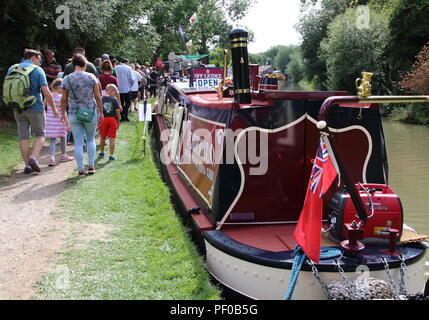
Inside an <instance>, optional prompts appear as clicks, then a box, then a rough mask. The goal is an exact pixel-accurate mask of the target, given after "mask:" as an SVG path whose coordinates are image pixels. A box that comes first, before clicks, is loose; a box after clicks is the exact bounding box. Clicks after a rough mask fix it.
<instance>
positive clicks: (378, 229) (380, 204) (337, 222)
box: [329, 184, 403, 242]
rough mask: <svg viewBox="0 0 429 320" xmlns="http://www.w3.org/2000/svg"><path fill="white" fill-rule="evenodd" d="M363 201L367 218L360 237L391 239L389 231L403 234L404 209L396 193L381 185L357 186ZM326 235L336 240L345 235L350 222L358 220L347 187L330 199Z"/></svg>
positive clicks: (399, 234)
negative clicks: (328, 226) (328, 223)
mask: <svg viewBox="0 0 429 320" xmlns="http://www.w3.org/2000/svg"><path fill="white" fill-rule="evenodd" d="M356 188H357V190H358V191H359V195H360V197H361V198H362V201H363V203H364V204H365V206H366V207H367V211H368V219H367V221H366V222H365V224H364V226H363V230H364V232H363V239H374V238H375V239H387V240H389V238H391V234H392V232H391V231H392V230H393V229H396V230H398V232H397V236H398V237H399V238H400V237H401V235H402V225H403V210H402V204H401V200H400V199H399V197H398V195H396V194H395V193H394V191H393V190H392V189H391V188H390V187H389V186H387V185H384V184H358V185H356ZM329 220H330V226H331V228H330V231H329V236H330V238H331V239H332V240H334V241H336V242H339V241H342V240H344V239H346V238H348V234H349V232H348V231H349V230H348V229H347V227H348V226H350V224H352V223H353V221H358V220H359V217H358V214H357V211H356V209H355V207H354V205H353V202H352V201H351V199H350V195H349V193H348V192H347V190H346V189H342V190H341V191H339V192H337V193H336V194H334V196H333V197H332V198H331V200H330V202H329Z"/></svg>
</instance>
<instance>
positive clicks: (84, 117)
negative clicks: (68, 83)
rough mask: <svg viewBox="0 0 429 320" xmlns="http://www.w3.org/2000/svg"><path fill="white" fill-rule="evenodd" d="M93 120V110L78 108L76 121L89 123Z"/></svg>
mask: <svg viewBox="0 0 429 320" xmlns="http://www.w3.org/2000/svg"><path fill="white" fill-rule="evenodd" d="M92 118H94V109H88V108H85V107H82V106H79V110H78V111H77V113H76V119H77V120H79V121H82V122H91V121H92Z"/></svg>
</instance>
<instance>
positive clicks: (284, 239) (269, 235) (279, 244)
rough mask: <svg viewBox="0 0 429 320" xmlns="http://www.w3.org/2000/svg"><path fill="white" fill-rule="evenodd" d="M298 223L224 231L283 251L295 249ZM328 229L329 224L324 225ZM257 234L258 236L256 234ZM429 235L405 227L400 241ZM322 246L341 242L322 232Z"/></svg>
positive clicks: (247, 242) (252, 244)
mask: <svg viewBox="0 0 429 320" xmlns="http://www.w3.org/2000/svg"><path fill="white" fill-rule="evenodd" d="M295 227H296V224H287V225H285V224H279V225H255V226H249V225H246V226H236V227H231V226H228V228H225V229H222V230H223V232H224V233H225V234H226V235H228V236H229V237H230V238H232V239H234V240H235V241H237V242H240V243H242V244H245V245H247V246H250V247H254V248H258V249H262V250H267V251H271V252H281V251H285V250H294V249H295V247H296V245H297V242H296V241H295V238H294V237H293V232H294V230H295ZM323 228H324V229H327V228H328V226H327V225H323ZM256 235H257V236H256ZM428 239H429V237H428V236H427V235H424V234H421V233H419V232H417V231H415V230H411V229H409V228H408V227H406V228H404V230H403V233H402V236H401V239H400V243H401V244H407V243H416V242H420V241H426V240H428ZM320 245H321V247H334V246H338V245H339V244H337V243H335V242H333V241H332V240H330V239H329V237H328V234H322V238H321V243H320Z"/></svg>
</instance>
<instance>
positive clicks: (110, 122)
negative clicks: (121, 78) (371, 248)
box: [98, 84, 121, 161]
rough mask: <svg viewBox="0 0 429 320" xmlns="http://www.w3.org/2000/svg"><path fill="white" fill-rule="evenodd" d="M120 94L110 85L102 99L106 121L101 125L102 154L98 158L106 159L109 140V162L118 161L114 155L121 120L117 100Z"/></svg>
mask: <svg viewBox="0 0 429 320" xmlns="http://www.w3.org/2000/svg"><path fill="white" fill-rule="evenodd" d="M118 93H119V91H118V88H117V87H116V86H115V85H114V84H108V85H107V87H106V95H105V96H103V97H102V103H103V115H104V120H103V121H102V122H101V125H100V153H99V154H98V156H99V157H100V158H103V157H104V147H105V145H106V138H109V151H110V155H109V161H113V160H116V159H115V157H114V156H113V154H114V152H115V140H116V131H117V130H118V128H119V123H120V120H121V111H120V108H119V103H118V101H117V100H116V98H115V96H117V95H118Z"/></svg>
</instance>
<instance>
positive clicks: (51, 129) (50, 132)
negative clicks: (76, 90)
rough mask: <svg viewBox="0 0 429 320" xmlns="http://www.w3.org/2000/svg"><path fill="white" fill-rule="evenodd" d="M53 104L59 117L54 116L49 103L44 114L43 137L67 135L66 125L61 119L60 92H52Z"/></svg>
mask: <svg viewBox="0 0 429 320" xmlns="http://www.w3.org/2000/svg"><path fill="white" fill-rule="evenodd" d="M52 96H53V97H54V102H55V106H56V107H57V110H58V113H59V114H60V116H59V117H55V116H54V113H53V111H52V108H51V106H50V105H48V111H47V112H46V115H45V137H46V138H59V137H65V136H66V135H67V126H66V125H65V124H64V123H63V122H62V121H61V96H62V94H61V93H56V92H54V93H53V94H52Z"/></svg>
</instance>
